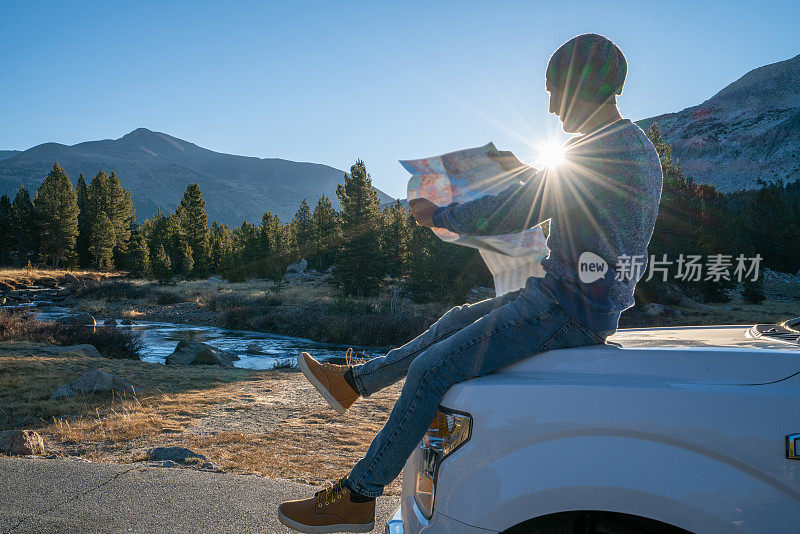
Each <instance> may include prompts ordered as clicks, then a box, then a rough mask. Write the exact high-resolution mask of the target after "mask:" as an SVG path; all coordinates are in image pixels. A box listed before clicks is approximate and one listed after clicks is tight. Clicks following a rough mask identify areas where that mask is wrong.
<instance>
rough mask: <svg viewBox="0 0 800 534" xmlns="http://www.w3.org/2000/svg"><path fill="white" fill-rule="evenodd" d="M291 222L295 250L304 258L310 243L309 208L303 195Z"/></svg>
mask: <svg viewBox="0 0 800 534" xmlns="http://www.w3.org/2000/svg"><path fill="white" fill-rule="evenodd" d="M292 222H293V223H294V235H295V239H296V243H297V250H298V252H299V254H300V256H301V257H303V258H305V257H307V256H308V255H309V253H310V245H311V208H310V207H309V206H308V201H307V200H306V199H305V197H304V198H303V200H302V201H301V202H300V208H299V209H298V210H297V213H295V215H294V219H293V221H292Z"/></svg>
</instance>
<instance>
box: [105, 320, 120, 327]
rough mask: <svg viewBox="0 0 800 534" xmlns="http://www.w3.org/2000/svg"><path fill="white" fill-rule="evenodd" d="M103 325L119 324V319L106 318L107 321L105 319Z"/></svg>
mask: <svg viewBox="0 0 800 534" xmlns="http://www.w3.org/2000/svg"><path fill="white" fill-rule="evenodd" d="M103 325H104V326H117V320H116V319H106V320H105V321H103Z"/></svg>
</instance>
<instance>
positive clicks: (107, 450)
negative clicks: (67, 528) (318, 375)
mask: <svg viewBox="0 0 800 534" xmlns="http://www.w3.org/2000/svg"><path fill="white" fill-rule="evenodd" d="M94 368H99V369H103V370H105V371H108V372H112V373H114V374H117V375H119V376H121V377H122V378H124V379H126V380H128V381H129V382H131V383H134V384H138V385H140V386H141V387H142V389H141V393H140V394H137V395H135V396H129V397H121V396H118V395H91V396H86V397H83V396H79V397H76V398H74V399H67V400H54V401H51V400H49V395H50V393H51V392H52V391H53V390H54V389H55V388H56V387H58V385H60V384H63V383H68V382H70V381H71V380H73V379H74V378H77V377H78V376H80V374H82V373H83V372H85V371H86V370H89V369H94ZM401 387H402V384H396V385H394V386H392V387H390V388H387V389H386V390H384V391H382V392H380V393H378V394H376V395H374V396H372V397H370V398H368V399H361V400H360V401H359V402H357V403H356V405H355V406H354V407H353V408H352V409H351V410H349V411H348V412H347V413H346V414H344V415H339V414H337V413H336V412H334V411H333V410H332V409H330V408H329V407H328V405H327V404H326V403H325V402H324V401H323V400H322V399H321V398H320V396H319V395H318V394H317V392H316V390H315V389H314V388H313V386H311V385H310V384H309V383H308V382H307V381H306V380H305V378H304V377H303V375H302V374H301V373H299V372H296V371H250V370H243V369H236V370H223V369H220V368H215V367H205V366H203V367H191V368H187V367H166V366H163V365H160V364H151V363H146V362H135V361H123V360H108V359H97V358H86V357H84V356H82V355H79V354H76V353H65V354H45V351H44V350H43V347H42V346H40V345H38V344H33V343H17V342H6V343H0V428H28V429H32V430H36V431H37V432H39V433H40V434H41V435H42V437H43V438H44V440H45V443H46V449H47V452H48V453H50V454H54V455H56V456H80V457H83V458H86V459H90V460H93V461H104V462H117V463H127V462H136V461H140V460H144V459H146V451H147V449H149V448H151V447H156V446H182V447H187V448H189V449H191V450H193V451H195V452H197V453H200V454H203V455H205V456H206V457H207V458H208V459H209V460H210V461H212V462H214V463H215V464H216V465H217V466H218V468H219V469H220V470H222V471H225V472H236V473H258V474H262V475H265V476H269V477H273V478H283V479H288V480H295V481H298V482H305V483H311V484H322V483H325V482H328V481H331V480H333V479H335V478H338V477H341V476H344V475H346V474H347V472H348V471H349V469H350V467H352V465H353V464H354V463H355V462H356V461H357V460H358V459H359V458H361V456H363V454H364V453H365V452H366V450H367V447H368V446H369V443H370V441H371V439H372V437H373V436H374V435H375V434H376V433H377V432H378V430H380V428H381V426H382V425H383V423H384V422H385V421H386V419H387V418H388V416H389V413H390V411H391V409H392V406H393V405H394V402H395V400H396V398H397V396H398V395H399V393H400V389H401ZM399 492H400V480H399V479H398V480H397V481H395V482H394V483H393V484H392V485H391V486H389V487H388V488H387V491H386V494H388V495H397V494H399Z"/></svg>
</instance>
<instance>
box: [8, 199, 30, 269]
mask: <svg viewBox="0 0 800 534" xmlns="http://www.w3.org/2000/svg"><path fill="white" fill-rule="evenodd" d="M9 218H10V220H11V236H12V246H11V250H12V255H13V256H14V258H15V261H14V263H15V264H17V265H24V264H25V263H27V262H28V260H29V259H30V257H31V256H32V255H33V253H34V252H35V250H36V238H35V232H34V230H35V227H36V218H35V216H34V212H33V203H32V202H31V196H30V194H28V190H27V189H26V188H25V186H24V185H20V186H19V190H18V191H17V195H16V196H15V197H14V202H12V203H11V213H10V217H9Z"/></svg>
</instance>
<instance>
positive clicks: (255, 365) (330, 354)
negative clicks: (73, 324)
mask: <svg viewBox="0 0 800 534" xmlns="http://www.w3.org/2000/svg"><path fill="white" fill-rule="evenodd" d="M13 306H14V307H25V308H29V309H30V310H31V312H32V313H33V314H34V315H35V317H36V318H37V319H38V320H42V321H52V320H55V319H58V318H60V317H64V316H66V315H73V314H74V313H75V312H73V311H71V310H70V309H69V308H66V307H63V306H58V305H56V304H53V303H51V302H49V301H34V302H30V303H25V304H15V305H13ZM95 320H96V321H97V324H98V325H101V324H102V323H103V321H104V320H105V318H104V317H95ZM100 328H124V329H129V330H132V331H134V332H138V333H139V336H140V337H141V339H142V343H143V345H144V349H143V350H142V352H141V356H142V360H143V361H146V362H155V363H162V364H163V363H164V359H165V358H166V356H167V355H168V354H171V353H172V351H174V350H175V346H176V345H177V344H178V342H179V341H182V340H184V341H200V342H202V343H208V344H209V345H211V346H212V347H215V348H218V349H221V350H224V351H226V352H230V353H233V354H235V355H237V356H238V357H239V358H241V359H240V360H239V361H236V362H234V365H235V366H236V367H242V368H245V369H271V368H273V367H275V366H276V365H284V364H286V363H294V362H295V359H296V358H297V354H298V353H299V352H301V351H306V352H308V353H310V354H311V355H312V356H314V357H315V358H317V359H318V360H324V361H334V362H337V363H338V362H340V361H341V360H342V358H343V356H344V352H345V350H346V349H347V346H346V345H333V344H329V343H318V342H316V341H311V340H310V339H303V338H297V337H289V336H280V335H277V334H268V333H265V332H253V331H249V330H230V329H227V328H218V327H215V326H199V325H191V324H176V323H162V322H153V321H135V324H133V325H117V326H116V327H114V326H111V327H100ZM356 350H357V351H358V350H361V351H363V352H365V353H366V354H367V356H369V357H374V356H378V355H380V354H381V351H380V350H378V349H374V348H366V349H365V348H361V349H356Z"/></svg>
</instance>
